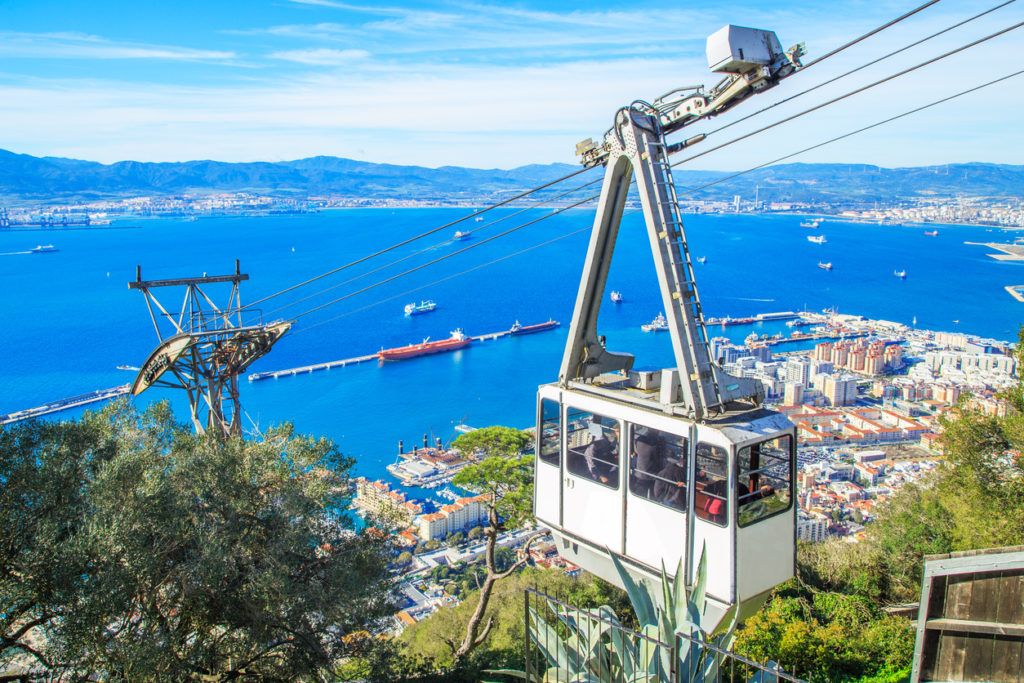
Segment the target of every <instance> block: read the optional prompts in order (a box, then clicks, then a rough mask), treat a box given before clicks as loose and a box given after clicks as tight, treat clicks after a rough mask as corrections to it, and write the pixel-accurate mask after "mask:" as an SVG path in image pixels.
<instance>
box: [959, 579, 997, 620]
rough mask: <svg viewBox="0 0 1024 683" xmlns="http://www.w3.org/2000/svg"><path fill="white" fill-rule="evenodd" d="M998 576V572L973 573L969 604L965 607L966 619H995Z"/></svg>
mask: <svg viewBox="0 0 1024 683" xmlns="http://www.w3.org/2000/svg"><path fill="white" fill-rule="evenodd" d="M1000 578H1001V577H1000V576H999V573H998V572H992V573H989V572H986V573H984V574H982V573H978V574H975V575H974V582H973V584H972V585H971V604H970V606H969V607H968V609H967V618H968V619H970V620H971V621H996V608H997V607H998V606H999V602H998V598H997V594H998V591H999V580H1000Z"/></svg>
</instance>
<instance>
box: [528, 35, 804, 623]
mask: <svg viewBox="0 0 1024 683" xmlns="http://www.w3.org/2000/svg"><path fill="white" fill-rule="evenodd" d="M754 43H756V44H757V45H758V46H760V48H759V49H761V48H763V49H762V50H761V51H760V52H758V53H757V55H754V54H753V52H750V50H749V47H750V45H751V44H754ZM744 48H747V51H748V53H749V54H747V58H744ZM800 54H802V50H801V48H800V47H799V46H797V47H794V48H792V49H791V50H789V51H788V52H782V50H781V48H780V47H779V41H778V38H776V37H775V34H774V33H771V32H769V31H761V30H757V29H747V28H743V27H726V28H725V29H723V30H722V31H719V32H718V33H716V34H715V35H713V36H712V37H711V38H710V39H709V40H708V57H709V62H710V65H711V67H712V68H713V69H717V70H719V71H721V72H723V73H725V74H726V76H725V78H724V79H723V80H722V81H721V82H720V83H719V84H718V85H716V86H715V87H714V88H713V89H711V90H709V91H705V90H703V89H702V88H696V89H694V88H679V89H676V90H673V91H670V92H669V93H668V94H667V95H665V96H663V97H662V98H659V99H656V100H654V102H653V104H652V103H647V102H645V101H643V100H635V101H634V102H633V103H632V104H631V105H629V106H628V107H623V108H621V109H619V110H618V112H616V114H615V119H614V123H613V125H612V128H611V129H610V130H609V131H608V132H607V133H606V134H605V137H604V139H603V140H602V141H601V143H600V144H597V143H594V141H593V140H587V141H584V142H582V143H580V144H579V145H577V153H578V154H580V155H581V156H582V158H583V164H584V166H593V165H597V164H603V165H604V166H605V176H604V184H603V185H602V187H601V198H600V200H599V201H598V205H597V210H596V212H595V216H594V227H593V229H592V231H591V235H590V244H589V246H588V248H587V258H586V261H585V262H584V265H583V273H582V276H581V278H580V286H579V292H578V294H577V297H576V306H575V308H574V309H573V316H572V323H571V325H570V326H569V335H568V338H567V340H566V346H565V353H564V355H563V356H562V365H561V369H560V370H559V374H558V382H557V383H555V384H547V385H544V386H542V387H540V390H539V393H538V404H537V436H536V438H537V443H536V444H535V445H536V453H537V465H536V467H535V468H534V484H535V488H534V490H535V496H536V497H535V499H534V513H535V515H536V517H537V519H538V520H539V521H540V522H541V523H543V524H546V525H547V526H549V527H551V529H552V531H553V532H554V534H555V536H556V537H557V541H558V546H559V547H558V551H559V553H560V554H561V555H562V556H563V557H565V558H567V559H568V560H570V561H572V562H574V563H576V564H578V565H579V566H581V567H583V568H584V569H586V570H588V571H590V572H592V573H594V574H596V575H598V576H600V577H601V578H603V579H605V580H607V581H611V582H612V583H616V584H620V585H621V579H620V578H619V575H618V572H617V571H616V570H615V566H614V564H613V562H612V555H613V554H614V555H615V556H616V557H618V558H620V559H621V561H622V563H623V565H624V566H626V567H627V569H628V571H629V572H631V573H632V574H634V575H635V576H636V577H637V578H646V579H648V580H651V581H653V582H655V583H659V582H660V580H661V578H660V577H661V568H662V565H664V567H665V569H666V571H667V572H669V575H670V576H673V575H674V573H675V572H676V569H677V567H678V566H679V562H680V560H682V562H683V567H684V571H685V572H686V579H687V583H688V584H692V583H693V581H694V578H695V572H696V571H697V567H698V566H699V562H700V553H701V550H702V549H703V548H706V556H705V557H706V561H707V567H708V571H707V596H708V598H709V607H708V610H707V613H706V614H705V615H704V619H703V624H702V626H703V627H704V629H705V630H706V631H708V632H712V631H713V630H714V629H715V627H716V626H717V624H718V622H719V621H721V619H722V617H723V616H724V615H725V614H726V612H727V611H728V610H729V609H730V608H731V607H732V606H733V605H736V606H738V609H739V615H740V618H741V619H742V618H743V617H745V616H747V615H748V614H750V613H752V612H753V611H754V610H756V609H757V608H758V607H759V606H760V604H761V603H762V602H763V600H764V598H765V597H766V596H767V594H768V592H769V591H770V590H771V589H772V588H774V587H775V586H776V585H778V584H779V583H782V582H783V581H785V580H787V579H789V578H790V577H792V576H793V569H794V564H795V556H796V555H795V547H796V546H795V537H796V511H795V509H794V507H793V469H794V458H795V453H796V433H795V429H794V427H793V425H792V423H791V422H790V421H789V420H788V419H787V418H786V417H785V416H783V415H780V414H778V413H775V412H772V411H770V410H767V409H764V408H761V407H759V406H760V405H761V403H762V402H763V399H764V388H763V387H762V386H761V384H760V382H759V381H757V380H756V379H753V378H750V377H740V376H734V375H730V374H729V373H728V372H726V370H725V368H724V367H723V366H722V364H721V363H717V362H715V359H713V358H712V357H711V352H710V343H709V340H708V335H707V329H706V326H705V324H704V314H703V309H702V308H701V303H700V299H699V297H698V296H697V286H696V282H695V277H694V272H693V264H692V263H691V261H690V253H689V249H688V247H687V242H686V236H685V234H684V231H683V220H682V210H681V208H680V205H679V201H678V197H677V195H676V191H675V183H674V182H673V180H672V171H671V169H672V164H671V163H670V162H669V155H670V154H672V153H674V152H676V151H679V150H681V149H683V148H685V147H687V146H689V145H691V144H696V143H698V142H700V141H701V140H702V139H703V137H704V136H703V135H698V136H695V137H692V138H689V139H687V140H684V141H681V142H675V143H672V142H670V141H669V140H668V139H667V135H669V134H670V133H672V132H674V131H678V130H681V129H682V128H683V127H685V126H687V125H689V124H691V123H694V122H697V121H700V120H702V119H705V118H707V117H708V116H714V115H717V114H719V113H721V112H723V111H725V110H726V109H728V108H730V107H732V106H734V105H735V104H737V103H739V102H741V101H743V100H745V99H747V98H748V97H749V96H751V95H753V94H755V93H758V92H763V91H764V90H765V89H767V88H770V87H772V86H774V85H775V84H777V83H778V82H779V80H780V79H782V78H785V77H786V76H788V75H789V74H791V73H793V72H794V71H795V70H796V69H797V68H799V66H800V64H799V56H800ZM734 55H735V57H734ZM755 58H756V63H755V62H752V61H750V59H755ZM634 183H635V185H636V191H637V194H638V196H639V200H640V205H641V207H642V210H643V215H644V222H645V224H646V228H647V238H648V241H649V242H650V246H651V256H652V258H653V261H654V268H655V272H656V274H657V276H658V285H659V288H660V291H661V301H662V306H663V311H664V315H665V327H666V328H667V329H668V332H669V334H668V337H669V338H670V339H671V342H672V350H673V356H674V359H675V364H676V368H675V369H669V370H662V371H661V373H660V375H659V374H655V373H640V372H634V371H633V360H634V357H633V356H632V355H631V354H629V353H623V352H616V351H612V350H610V349H608V348H607V346H606V341H607V340H606V337H605V336H604V335H600V334H598V331H597V319H598V315H599V313H600V308H601V302H602V301H603V300H604V292H605V288H606V285H607V282H608V274H609V268H610V264H611V260H612V256H613V253H614V249H615V241H616V239H617V238H618V234H619V227H620V224H621V221H622V216H623V213H624V211H625V209H626V198H627V196H628V194H629V191H630V186H631V185H632V184H634ZM736 266H737V268H736V270H737V273H738V274H739V273H740V272H742V270H743V269H744V267H745V264H743V263H742V262H740V261H737V263H736ZM656 593H657V591H656Z"/></svg>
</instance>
